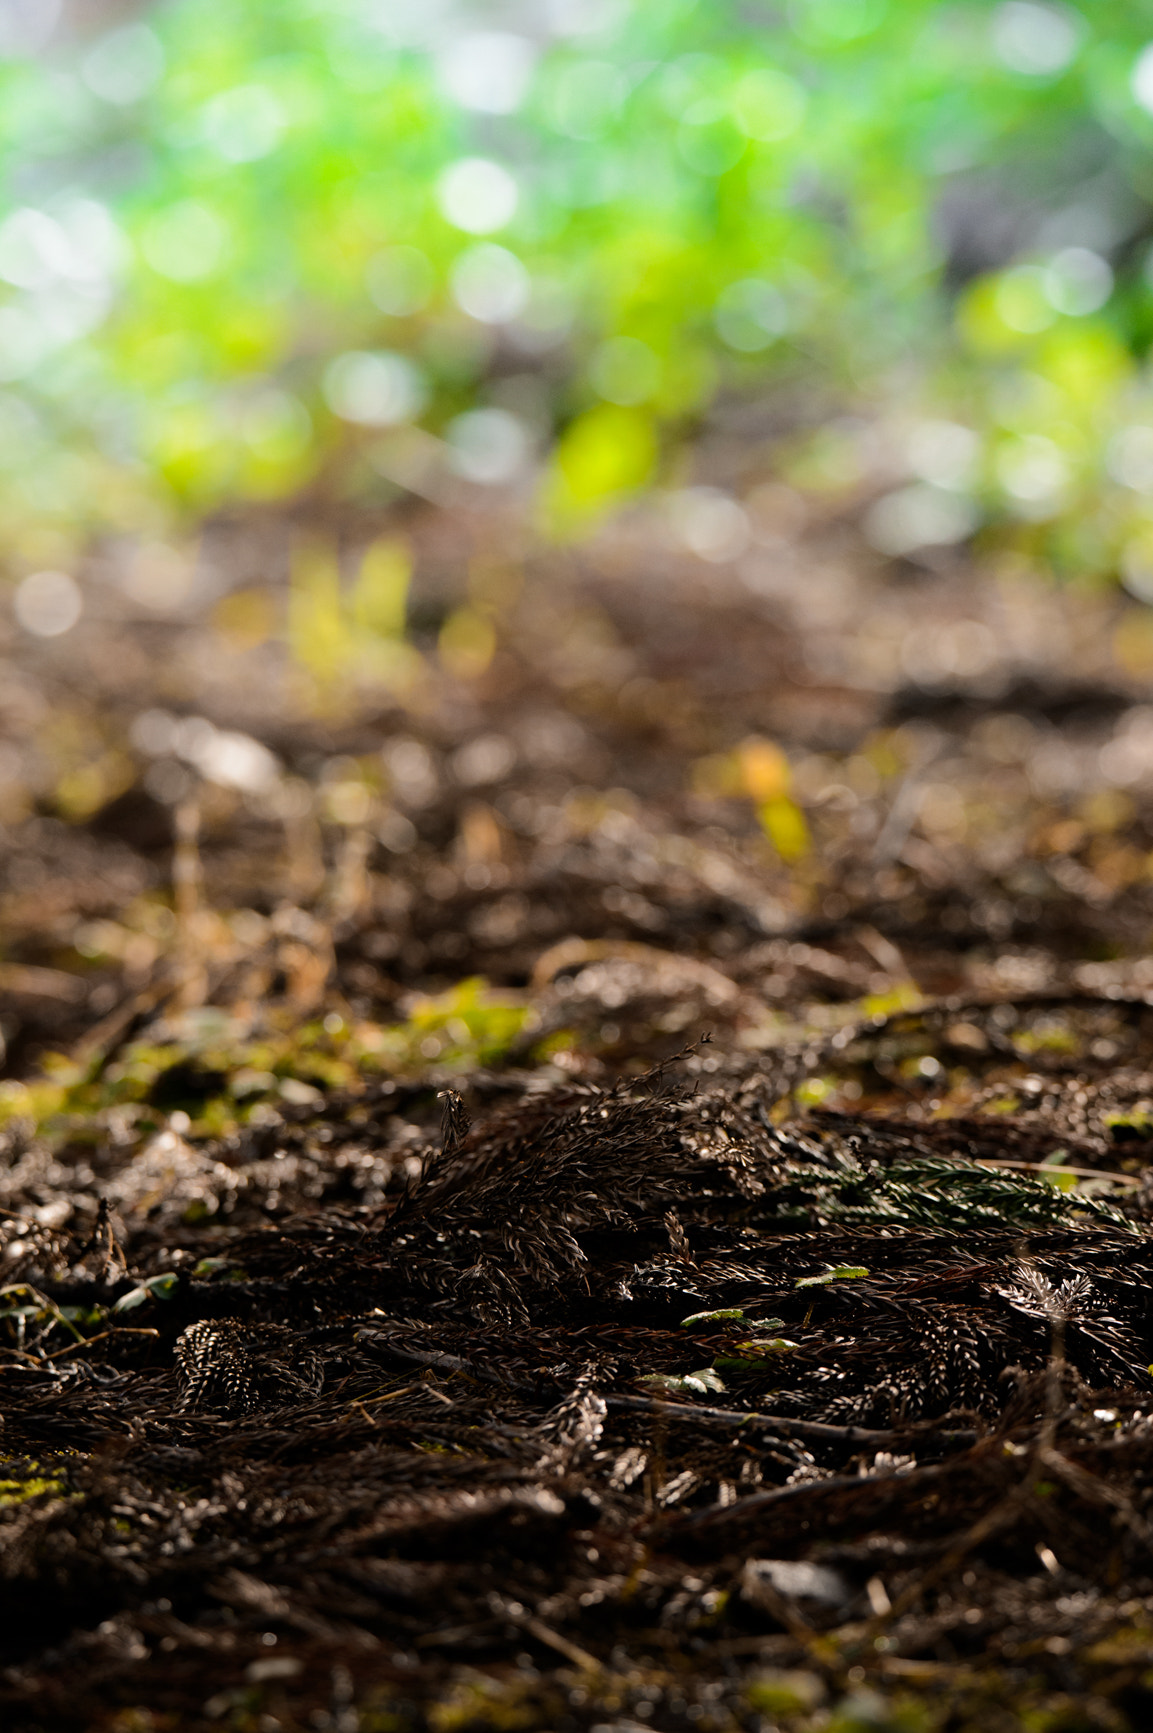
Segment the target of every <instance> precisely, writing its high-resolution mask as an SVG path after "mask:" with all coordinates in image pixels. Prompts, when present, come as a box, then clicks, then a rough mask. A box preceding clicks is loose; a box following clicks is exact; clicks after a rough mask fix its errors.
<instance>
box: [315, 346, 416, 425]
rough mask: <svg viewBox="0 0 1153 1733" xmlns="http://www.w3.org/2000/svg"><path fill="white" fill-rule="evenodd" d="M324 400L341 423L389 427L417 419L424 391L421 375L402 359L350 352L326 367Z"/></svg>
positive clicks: (381, 353)
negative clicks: (348, 422)
mask: <svg viewBox="0 0 1153 1733" xmlns="http://www.w3.org/2000/svg"><path fill="white" fill-rule="evenodd" d="M324 396H325V400H326V402H327V403H328V406H329V408H330V409H331V410H332V412H333V414H335V415H338V416H339V417H340V418H341V420H342V421H353V422H359V423H361V424H362V425H363V426H366V427H390V426H393V425H395V423H397V422H400V421H411V420H412V419H413V417H414V416H417V415H419V414H420V412H421V410H422V409H423V408H424V405H425V402H426V400H427V390H426V387H425V383H424V378H423V375H422V374H421V373H420V371H419V369H418V368H417V367H415V366H414V365H413V363H412V362H411V361H409V360H407V359H406V357H405V356H403V355H393V354H390V353H389V352H388V351H387V350H380V349H378V350H353V351H351V352H350V353H349V354H347V355H338V356H337V357H336V360H335V361H332V362H330V363H329V365H328V367H327V368H326V370H325V374H324Z"/></svg>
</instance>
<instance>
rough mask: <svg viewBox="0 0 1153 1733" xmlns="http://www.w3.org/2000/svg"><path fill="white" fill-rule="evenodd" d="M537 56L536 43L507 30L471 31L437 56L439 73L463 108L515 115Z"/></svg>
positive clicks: (450, 93)
mask: <svg viewBox="0 0 1153 1733" xmlns="http://www.w3.org/2000/svg"><path fill="white" fill-rule="evenodd" d="M536 57H537V49H536V44H535V43H534V42H531V41H530V40H529V38H528V37H527V36H515V35H513V34H512V32H511V31H507V30H468V31H465V32H464V33H463V34H461V35H454V37H453V38H452V40H450V41H449V42H448V43H446V44H445V46H444V48H443V49H442V51H441V53H440V54H439V56H438V57H437V72H438V74H439V77H440V81H441V83H442V84H443V86H444V88H445V90H446V91H447V92H448V94H449V95H450V96H451V97H452V98H453V99H454V100H455V101H456V102H459V103H460V106H461V107H462V108H471V109H476V110H478V111H479V112H480V113H482V114H513V113H515V111H516V110H517V109H518V108H519V107H520V105H521V102H522V101H523V99H524V95H525V92H526V90H527V89H528V83H529V79H530V78H531V77H532V72H533V67H534V66H535V64H536Z"/></svg>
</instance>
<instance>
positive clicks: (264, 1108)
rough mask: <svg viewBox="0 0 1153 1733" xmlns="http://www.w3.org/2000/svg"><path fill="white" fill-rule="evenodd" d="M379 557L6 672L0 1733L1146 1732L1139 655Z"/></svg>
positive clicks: (1148, 1115)
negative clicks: (362, 592) (546, 1732)
mask: <svg viewBox="0 0 1153 1733" xmlns="http://www.w3.org/2000/svg"><path fill="white" fill-rule="evenodd" d="M334 521H335V520H334ZM379 527H380V526H379V525H374V524H372V523H370V522H368V521H367V520H365V521H363V522H362V521H359V520H358V521H356V522H355V523H352V524H350V523H349V522H348V520H347V519H346V520H345V521H344V523H343V527H342V541H343V545H344V548H345V551H346V552H348V553H350V554H351V553H354V552H355V550H356V548H357V546H359V545H363V543H364V542H365V541H367V540H368V539H369V538H370V536H371V534H372V533H373V531H374V530H375V529H378V528H379ZM405 528H406V532H407V534H408V535H409V537H410V539H411V542H412V546H413V548H414V549H415V555H416V575H415V579H414V587H413V591H412V595H411V597H410V603H409V622H410V626H409V633H408V637H407V639H405V640H404V641H403V642H402V641H400V640H398V639H395V638H393V639H389V638H388V637H387V634H386V635H385V636H381V635H380V633H379V632H377V635H376V636H375V637H374V636H373V631H372V629H371V628H372V621H371V619H368V618H367V615H366V614H365V612H364V610H363V609H362V610H361V613H360V614H359V615H358V614H357V611H356V604H355V597H354V598H353V600H352V601H350V602H348V604H347V606H346V605H345V604H343V603H341V602H340V601H339V600H334V599H333V597H334V592H332V591H331V586H330V589H329V590H328V591H326V590H325V588H324V585H325V582H326V581H327V580H326V579H325V577H324V572H325V570H326V568H325V566H324V556H323V553H322V552H318V551H317V550H318V549H322V543H321V542H320V541H318V540H317V535H318V530H317V521H316V518H315V516H313V517H312V518H310V520H309V525H308V534H309V538H310V540H309V541H308V543H307V546H308V547H309V548H310V549H311V553H309V554H308V555H307V558H308V559H311V560H312V562H313V568H314V573H313V578H312V579H309V580H308V583H306V584H305V585H304V587H303V588H302V587H301V585H302V580H301V579H300V575H299V570H300V559H301V557H302V556H300V553H299V550H300V547H301V546H303V545H305V544H304V543H303V542H302V540H301V536H300V535H299V534H298V535H297V539H296V544H295V545H296V546H297V550H298V558H297V565H298V575H297V580H296V589H295V591H294V593H293V594H294V599H293V601H292V602H291V604H290V607H289V636H290V644H289V646H288V647H286V643H285V637H284V633H283V631H282V630H281V628H280V624H279V622H280V621H281V619H282V617H283V611H284V606H285V601H284V598H285V592H286V586H287V570H288V565H289V549H290V546H291V545H292V544H293V536H294V534H295V533H296V532H295V531H294V526H293V524H292V523H291V522H288V521H285V520H282V519H277V518H274V517H272V516H271V515H270V516H269V517H268V518H266V519H265V518H261V519H259V520H255V519H248V520H244V521H240V520H238V521H234V522H221V523H218V524H215V525H213V526H211V527H210V529H209V530H208V531H206V532H205V534H204V536H203V538H202V539H201V542H200V544H199V550H198V554H197V557H196V559H195V561H192V562H191V563H189V562H187V561H186V562H185V564H184V565H183V566H181V565H180V563H179V559H178V557H177V555H176V554H174V553H173V552H172V551H171V550H168V551H167V553H166V552H165V551H164V550H158V549H152V550H144V551H140V550H137V551H136V552H135V553H134V554H131V555H130V553H129V552H128V551H125V550H117V549H109V550H106V551H105V552H104V553H103V554H101V555H100V556H99V557H96V556H94V557H93V559H92V562H91V565H90V568H89V570H88V571H87V572H86V573H85V574H84V594H85V598H86V610H85V614H84V617H83V618H82V619H81V621H80V623H79V624H78V625H77V626H75V627H74V628H73V629H72V630H71V631H70V632H68V633H66V634H64V635H62V636H59V637H56V638H51V639H42V638H39V639H38V638H33V637H31V636H29V635H28V634H27V633H24V632H22V631H21V630H20V629H19V627H18V626H17V625H16V624H15V621H14V620H12V621H9V620H8V619H7V617H6V618H5V620H4V622H2V623H0V658H3V660H4V667H3V673H2V678H0V818H2V820H3V823H4V845H5V846H4V851H3V855H2V857H0V1030H2V1033H3V1036H4V1038H5V1040H6V1043H7V1060H6V1069H5V1071H4V1074H3V1081H0V1116H2V1124H3V1131H2V1133H0V1137H2V1143H0V1151H2V1159H0V1258H2V1259H3V1263H2V1265H0V1269H2V1272H3V1278H2V1286H0V1302H2V1307H0V1414H2V1416H3V1430H2V1432H0V1449H2V1451H3V1463H2V1466H0V1533H2V1537H3V1541H2V1545H0V1581H2V1583H3V1599H2V1603H0V1604H2V1605H3V1609H4V1616H3V1620H2V1622H0V1720H2V1721H3V1725H4V1726H5V1728H9V1729H12V1730H13V1733H15V1730H17V1729H33V1728H40V1729H56V1728H62V1729H77V1730H80V1729H85V1730H96V1733H151V1730H156V1733H161V1730H165V1733H166V1730H169V1729H172V1730H176V1729H179V1730H180V1733H184V1730H185V1729H187V1730H190V1733H191V1730H196V1733H199V1730H200V1729H205V1730H207V1729H227V1730H237V1733H248V1730H252V1733H277V1730H279V1729H283V1730H284V1733H296V1730H297V1729H300V1730H302V1733H303V1730H305V1729H323V1728H331V1729H335V1730H340V1733H351V1730H354V1729H357V1728H359V1729H363V1730H365V1733H368V1730H380V1733H385V1730H388V1733H408V1730H409V1729H413V1730H416V1729H424V1728H428V1729H431V1730H432V1733H469V1730H471V1729H478V1730H479V1729H484V1728H495V1729H527V1728H536V1727H540V1728H548V1729H554V1730H556V1733H578V1730H580V1733H583V1730H584V1729H602V1730H607V1729H619V1730H621V1733H625V1730H627V1733H634V1730H636V1729H640V1728H657V1729H668V1730H669V1733H672V1730H674V1729H676V1730H679V1729H681V1728H684V1729H697V1730H699V1733H730V1730H736V1729H741V1730H747V1733H755V1730H761V1733H768V1730H770V1729H772V1728H777V1727H779V1728H783V1729H788V1730H789V1733H806V1730H812V1733H817V1730H824V1729H827V1730H828V1733H858V1730H860V1733H865V1730H868V1729H874V1730H883V1729H893V1730H899V1733H937V1730H942V1733H943V1730H944V1729H947V1728H948V1729H958V1730H960V1729H969V1728H972V1729H976V1728H980V1729H981V1730H982V1733H1001V1730H1002V1729H1003V1730H1004V1733H1009V1730H1010V1729H1017V1728H1020V1727H1022V1726H1024V1727H1028V1728H1030V1729H1036V1730H1042V1729H1044V1730H1050V1729H1053V1730H1055V1729H1064V1730H1068V1733H1073V1730H1079V1729H1083V1728H1086V1729H1087V1728H1101V1729H1109V1730H1114V1729H1117V1730H1123V1729H1128V1728H1139V1727H1143V1726H1147V1725H1148V1723H1149V1718H1150V1714H1151V1713H1153V1554H1151V1548H1153V1382H1151V1374H1150V1366H1149V1363H1150V1361H1153V1297H1151V1296H1153V1286H1151V1283H1153V1237H1151V1234H1150V1223H1151V1222H1153V1161H1151V1155H1153V958H1151V957H1150V956H1149V955H1148V948H1149V936H1150V932H1151V930H1153V708H1150V707H1148V706H1147V705H1146V704H1145V703H1144V702H1143V700H1144V698H1145V696H1146V695H1147V692H1148V685H1149V679H1150V675H1151V673H1153V637H1151V635H1150V630H1149V627H1148V616H1147V611H1146V610H1144V609H1141V608H1139V607H1137V606H1136V605H1135V604H1133V603H1130V602H1127V601H1125V600H1123V599H1121V598H1119V597H1118V596H1116V595H1113V594H1101V593H1099V592H1083V591H1080V590H1078V589H1077V588H1075V587H1071V588H1067V589H1065V590H1061V589H1057V588H1054V587H1053V586H1052V585H1051V584H1049V583H1046V582H1044V581H1043V580H1042V579H1041V578H1040V577H1037V576H1035V575H1033V574H1031V573H1030V571H1029V570H1028V569H1027V567H1026V566H1024V565H1023V564H1013V563H1011V562H1008V561H1005V560H1001V561H1000V562H999V563H995V564H989V565H986V566H981V565H979V564H977V565H975V564H972V563H967V562H962V561H960V560H959V559H958V560H957V561H952V560H946V559H942V560H940V561H937V562H935V563H933V564H931V565H920V566H918V565H913V564H902V565H897V566H894V565H892V564H888V565H885V564H883V563H882V562H880V561H879V560H878V559H877V558H876V557H875V556H870V555H869V554H868V553H867V551H866V550H864V549H862V547H861V546H860V544H859V542H858V540H857V539H856V537H855V535H854V532H853V530H852V526H851V524H850V523H848V522H841V521H839V520H838V519H837V518H836V517H835V515H826V516H825V517H823V518H820V519H814V518H813V517H812V516H810V519H809V521H808V522H806V521H805V513H804V509H803V507H802V505H801V502H800V501H799V500H798V499H797V497H796V496H795V495H791V494H789V493H788V492H786V490H784V489H773V488H766V489H763V490H762V491H761V494H760V496H759V498H758V502H757V510H756V513H755V519H754V530H755V534H754V540H753V542H752V544H751V546H750V547H749V548H747V549H746V550H745V551H744V552H743V553H742V554H740V556H739V557H736V558H734V559H732V560H729V561H727V562H718V563H716V564H709V563H707V562H704V561H702V560H700V559H697V558H696V557H694V556H691V555H690V554H688V553H686V552H685V551H684V550H683V548H679V547H678V546H677V545H676V544H675V543H674V542H673V541H672V540H670V539H669V538H668V536H667V535H666V534H665V532H664V529H663V527H662V523H661V521H660V518H659V514H658V512H657V510H656V508H655V507H653V508H644V509H641V510H638V511H637V512H636V513H635V514H634V515H633V516H632V517H630V518H627V519H625V520H622V521H621V522H620V523H619V524H618V525H617V526H616V527H615V528H614V529H612V530H611V531H606V532H605V533H603V534H602V535H601V536H600V537H598V538H596V539H594V540H593V541H592V542H590V543H589V544H588V545H587V546H585V547H583V548H581V549H579V550H558V549H555V548H552V549H549V548H541V547H540V546H538V545H536V544H534V543H533V541H532V539H531V537H530V536H529V534H528V532H527V531H525V530H524V529H523V527H522V526H521V525H520V523H519V521H518V520H517V519H516V517H515V516H513V515H511V514H507V513H506V514H504V515H502V513H501V512H500V511H498V510H497V509H496V508H493V507H483V508H482V506H481V505H479V504H477V503H476V502H473V503H472V505H471V506H470V507H469V509H468V510H456V511H454V512H451V513H443V512H438V511H436V510H435V509H431V508H421V509H419V510H417V511H414V512H413V513H412V515H411V518H410V521H409V522H408V523H407V524H406V526H405ZM383 557H384V560H385V565H387V561H388V558H391V557H392V556H391V555H388V554H387V552H386V555H385V556H383ZM174 571H175V573H176V576H175V578H173V575H172V574H173V572H174ZM317 573H319V576H316V574H317ZM309 584H311V588H309V587H308V586H309ZM326 597H327V600H326ZM342 607H343V608H345V614H342V613H341V609H342ZM310 609H311V612H310V611H309V610H310ZM293 610H295V612H293ZM326 610H327V611H326ZM345 615H347V617H345ZM293 620H295V625H293V623H292V622H293ZM293 633H295V637H294V638H293V636H292V634H293ZM446 1092H447V1093H446Z"/></svg>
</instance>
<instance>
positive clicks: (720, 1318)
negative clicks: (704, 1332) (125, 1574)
mask: <svg viewBox="0 0 1153 1733" xmlns="http://www.w3.org/2000/svg"><path fill="white" fill-rule="evenodd" d="M744 1315H745V1308H744V1307H743V1306H723V1307H722V1308H721V1310H720V1311H719V1312H693V1313H691V1314H690V1316H689V1317H687V1318H682V1319H681V1329H682V1330H688V1329H691V1328H692V1326H693V1325H694V1324H729V1323H734V1322H738V1321H739V1320H741V1319H743V1317H744Z"/></svg>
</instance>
